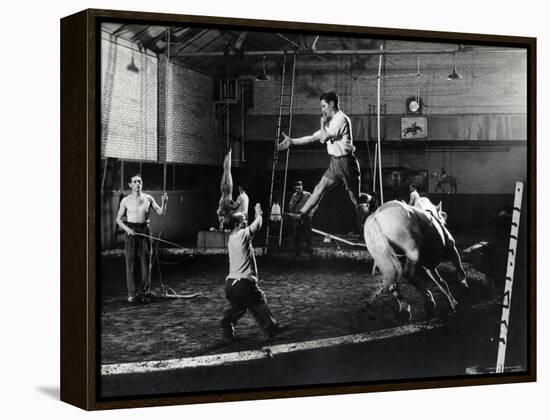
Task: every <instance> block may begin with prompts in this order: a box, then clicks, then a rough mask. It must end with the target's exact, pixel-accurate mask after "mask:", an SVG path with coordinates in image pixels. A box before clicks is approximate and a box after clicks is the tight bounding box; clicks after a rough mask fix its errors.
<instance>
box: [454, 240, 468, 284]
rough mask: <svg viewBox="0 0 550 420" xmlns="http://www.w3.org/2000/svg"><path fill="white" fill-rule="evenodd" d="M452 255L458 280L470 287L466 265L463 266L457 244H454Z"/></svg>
mask: <svg viewBox="0 0 550 420" xmlns="http://www.w3.org/2000/svg"><path fill="white" fill-rule="evenodd" d="M450 256H451V262H452V263H453V265H454V266H455V271H456V277H457V278H458V281H459V282H460V284H462V286H464V287H468V282H467V281H466V271H464V267H463V266H462V260H461V259H460V254H459V253H458V249H456V245H453V249H452V250H451V253H450Z"/></svg>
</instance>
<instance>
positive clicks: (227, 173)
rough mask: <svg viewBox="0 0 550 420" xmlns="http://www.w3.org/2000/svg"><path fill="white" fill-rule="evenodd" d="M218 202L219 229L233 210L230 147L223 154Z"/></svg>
mask: <svg viewBox="0 0 550 420" xmlns="http://www.w3.org/2000/svg"><path fill="white" fill-rule="evenodd" d="M220 192H221V194H222V196H221V197H220V202H219V204H218V210H217V212H216V213H217V215H218V221H219V223H220V230H221V229H223V225H224V224H227V222H228V221H229V219H230V218H231V214H232V213H233V212H234V210H235V208H236V207H237V206H236V205H235V202H234V201H233V177H232V176H231V149H230V150H229V153H227V155H225V159H224V160H223V174H222V180H221V182H220Z"/></svg>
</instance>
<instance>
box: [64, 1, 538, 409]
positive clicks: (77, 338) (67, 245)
mask: <svg viewBox="0 0 550 420" xmlns="http://www.w3.org/2000/svg"><path fill="white" fill-rule="evenodd" d="M109 21H110V22H127V23H136V24H138V23H148V24H158V25H168V24H185V23H189V24H195V25H212V26H216V27H219V28H230V27H241V28H250V29H251V30H253V29H262V30H272V31H279V30H288V31H298V30H302V31H304V30H305V31H316V32H319V33H326V34H333V35H334V34H353V35H364V36H369V37H373V38H383V37H388V38H395V39H402V40H415V41H439V42H455V43H466V42H467V43H472V44H482V45H487V46H509V47H518V48H525V49H526V51H527V57H528V59H527V98H528V115H527V154H528V156H527V160H528V167H527V171H528V176H527V186H526V196H527V200H526V202H527V203H526V204H527V205H528V213H527V214H528V216H527V217H526V223H527V224H528V229H527V231H528V232H529V240H528V249H529V252H528V260H529V263H528V280H529V284H528V291H527V294H528V299H529V302H530V304H529V307H528V310H527V314H528V319H527V320H526V323H527V327H528V334H527V338H526V340H527V343H526V344H527V348H528V360H529V363H528V366H527V367H526V369H525V370H522V371H521V372H505V373H500V374H482V375H476V376H473V377H458V378H455V377H444V376H442V377H440V378H436V379H434V378H427V379H416V380H403V381H383V380H381V381H371V382H368V383H360V382H357V383H342V384H336V385H335V384H315V385H309V386H299V387H296V386H292V387H279V388H274V389H246V390H233V391H232V390H225V391H223V392H218V391H208V392H190V393H185V394H178V393H173V394H171V393H164V394H161V395H148V396H143V397H141V396H135V395H127V396H124V397H119V398H102V397H101V396H100V392H99V385H100V384H99V382H100V366H99V358H98V328H99V315H100V314H99V312H98V299H99V296H98V288H97V275H98V271H97V269H98V249H99V244H98V237H99V236H98V235H99V228H100V227H99V223H98V220H99V214H98V197H99V184H98V173H99V172H100V156H99V148H100V133H99V130H100V124H101V118H100V115H99V112H98V109H99V103H100V99H99V98H100V96H99V95H100V75H99V71H98V69H99V60H100V44H99V38H100V34H99V25H100V24H101V23H102V22H109ZM60 47H61V121H60V125H61V186H62V188H63V191H64V193H63V194H62V197H61V325H60V329H61V356H60V357H61V399H62V400H63V401H65V402H67V403H70V404H73V405H75V406H78V407H80V408H83V409H86V410H101V409H112V408H125V407H147V406H158V405H175V404H196V403H205V402H220V401H241V400H250V399H267V398H287V397H300V396H315V395H335V394H349V393H363V392H380V391H393V390H408V389H426V388H441V387H455V386H468V385H487V384H504V383H516V382H532V381H535V380H536V307H535V302H536V280H535V279H536V263H535V262H536V206H535V204H536V203H535V197H536V48H537V47H536V39H535V38H526V37H510V36H496V35H480V34H467V33H450V32H435V31H417V30H402V29H390V28H371V27H356V26H342V25H329V24H314V23H300V22H280V21H263V20H249V19H234V18H220V17H208V16H190V15H176V14H162V13H147V12H131V11H114V10H95V9H88V10H85V11H82V12H79V13H77V14H74V15H71V16H68V17H64V18H63V19H61V45H60ZM398 147H403V146H402V145H400V146H398ZM83 220H84V221H85V222H84V223H82V221H83Z"/></svg>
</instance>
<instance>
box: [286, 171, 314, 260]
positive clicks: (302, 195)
mask: <svg viewBox="0 0 550 420" xmlns="http://www.w3.org/2000/svg"><path fill="white" fill-rule="evenodd" d="M310 196H311V193H309V192H307V191H304V185H303V183H302V181H296V182H295V183H294V194H292V197H291V198H290V203H289V204H288V211H289V212H291V213H298V212H300V211H301V210H302V208H303V207H304V205H305V204H306V202H307V200H308V199H309V197H310ZM312 213H313V212H310V214H308V215H307V217H304V218H303V219H302V220H300V221H296V220H294V255H295V256H296V257H299V256H300V255H301V249H302V239H303V240H304V241H305V243H306V250H307V253H308V254H309V257H310V258H311V257H312V256H313V247H312V245H311V214H312Z"/></svg>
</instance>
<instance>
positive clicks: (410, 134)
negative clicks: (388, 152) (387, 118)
mask: <svg viewBox="0 0 550 420" xmlns="http://www.w3.org/2000/svg"><path fill="white" fill-rule="evenodd" d="M427 137H428V119H427V118H426V117H403V118H401V138H402V139H403V140H405V139H407V140H408V139H425V138H427Z"/></svg>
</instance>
